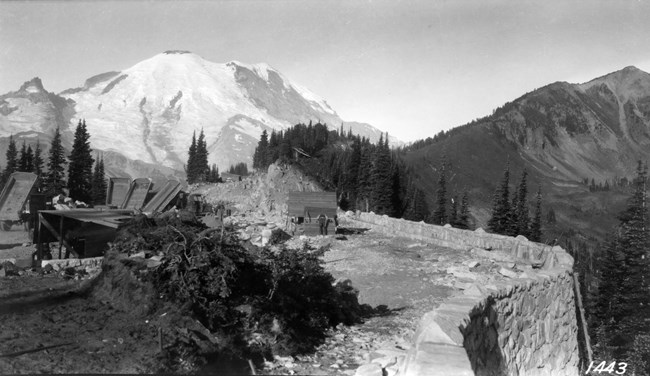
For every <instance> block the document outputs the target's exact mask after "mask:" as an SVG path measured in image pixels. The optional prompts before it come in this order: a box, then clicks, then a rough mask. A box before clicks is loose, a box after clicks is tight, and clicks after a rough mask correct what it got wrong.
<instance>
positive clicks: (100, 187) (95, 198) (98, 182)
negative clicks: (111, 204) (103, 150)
mask: <svg viewBox="0 0 650 376" xmlns="http://www.w3.org/2000/svg"><path fill="white" fill-rule="evenodd" d="M107 190H108V184H107V182H106V172H105V171H104V158H99V157H97V159H95V168H94V170H93V176H92V187H91V191H90V197H91V198H92V202H91V203H92V204H93V205H103V204H104V203H105V202H106V194H107Z"/></svg>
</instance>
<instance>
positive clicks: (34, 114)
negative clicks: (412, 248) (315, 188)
mask: <svg viewBox="0 0 650 376" xmlns="http://www.w3.org/2000/svg"><path fill="white" fill-rule="evenodd" d="M39 96H40V97H39ZM37 97H38V98H37ZM78 119H85V120H86V124H87V127H88V131H89V133H90V135H91V146H92V148H93V149H95V150H101V151H104V152H107V155H122V156H124V157H126V158H127V159H129V160H131V161H134V163H136V164H138V163H139V164H149V165H155V166H160V167H163V166H164V167H168V168H172V169H175V170H182V169H183V165H184V163H185V161H186V160H187V150H188V147H189V144H190V141H191V138H192V134H193V132H196V133H197V135H198V133H199V132H200V130H201V129H203V131H204V133H205V136H206V141H207V142H208V151H209V153H210V154H209V163H210V164H212V163H216V164H217V166H218V167H219V169H220V170H222V171H223V170H224V169H226V168H228V167H229V166H230V165H231V164H235V163H237V162H247V163H248V164H249V165H251V164H252V155H253V151H254V148H255V146H256V145H257V141H258V140H259V137H260V135H261V133H262V131H263V130H267V131H268V132H270V131H271V130H281V129H284V128H287V127H289V126H291V125H294V124H297V123H299V122H303V123H306V122H309V121H314V122H316V121H321V122H324V123H326V124H328V125H329V126H330V127H332V129H339V127H340V126H341V124H343V127H344V129H345V130H347V129H348V128H352V132H353V133H357V134H360V135H363V136H366V137H369V138H370V139H371V140H377V139H378V138H379V135H380V133H381V131H379V130H377V129H376V128H374V127H372V126H370V125H368V124H362V123H354V122H352V123H346V122H344V121H343V120H341V118H340V117H339V116H338V115H337V114H336V112H335V111H334V110H333V109H332V108H331V107H330V106H329V105H328V104H327V102H325V101H324V100H323V99H321V98H320V97H318V96H317V95H315V94H314V93H312V92H311V91H309V90H307V89H305V88H303V87H301V86H299V85H297V84H295V83H293V82H291V81H290V80H289V79H287V78H286V77H284V76H283V75H282V74H281V73H280V72H278V71H276V70H275V69H273V68H271V67H270V66H269V65H267V64H264V63H261V64H254V65H250V64H243V63H240V62H236V61H231V62H228V63H225V64H218V63H213V62H210V61H207V60H205V59H203V58H201V57H200V56H198V55H196V54H194V53H190V52H187V51H167V52H164V53H161V54H158V55H156V56H154V57H152V58H150V59H147V60H144V61H142V62H140V63H138V64H136V65H134V66H132V67H131V68H128V69H125V70H123V71H120V72H108V73H104V74H100V75H97V76H94V77H92V78H89V79H88V80H86V82H85V84H84V85H83V86H82V87H78V88H74V89H68V90H65V91H63V92H61V93H59V95H54V94H52V93H47V92H46V91H45V89H44V88H43V85H42V84H41V82H40V80H38V79H35V80H32V81H29V82H27V83H25V85H23V87H21V89H20V90H19V91H18V92H12V93H8V94H6V95H4V96H2V97H0V137H8V136H9V135H10V134H14V135H20V134H21V133H22V134H26V133H25V132H34V133H35V134H37V133H38V134H39V135H40V134H47V133H48V132H50V131H51V130H52V129H54V127H56V126H57V125H59V126H61V129H62V130H63V133H64V136H65V135H66V134H67V135H69V134H70V133H71V132H73V131H74V127H75V126H76V123H77V121H78ZM39 137H40V136H39ZM392 141H396V140H395V139H393V140H392ZM111 161H112V159H111V160H109V161H108V165H109V167H110V166H111ZM121 161H122V162H124V160H123V159H122V160H121ZM114 167H118V166H114ZM122 167H123V166H122ZM136 170H138V169H136ZM127 172H128V171H127ZM131 172H132V171H131Z"/></svg>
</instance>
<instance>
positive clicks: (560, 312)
mask: <svg viewBox="0 0 650 376" xmlns="http://www.w3.org/2000/svg"><path fill="white" fill-rule="evenodd" d="M344 220H351V221H353V222H357V221H358V222H357V223H355V224H356V225H360V226H365V227H371V228H373V229H375V230H379V231H382V232H384V233H389V234H393V235H396V236H401V237H407V238H411V239H416V240H420V241H424V242H427V243H432V244H436V245H441V246H446V247H450V248H454V249H459V250H463V251H469V250H471V251H472V255H474V256H475V257H478V258H481V259H492V260H494V259H497V260H499V259H500V261H508V260H510V261H513V262H516V264H517V265H523V266H525V269H524V271H511V272H510V273H505V272H504V273H502V274H504V276H505V278H500V277H499V278H495V279H494V280H493V281H491V283H489V284H485V285H481V284H474V285H472V286H471V287H469V288H467V289H465V290H464V291H463V292H461V293H459V294H457V295H455V296H453V297H451V298H450V299H448V300H446V301H445V302H444V303H443V304H441V305H440V306H439V307H438V308H436V309H434V310H433V311H430V312H428V313H427V314H425V315H424V316H423V317H422V319H421V321H420V323H419V325H418V328H417V331H416V333H415V335H414V338H413V341H412V342H413V343H412V345H413V346H412V348H411V349H410V350H409V352H408V355H407V356H406V359H404V360H403V361H402V363H401V366H400V367H399V371H398V375H400V376H401V375H408V376H414V375H578V374H579V370H578V341H577V333H578V326H577V320H576V315H575V304H574V290H573V279H572V267H573V258H572V257H571V256H570V255H568V254H567V253H566V252H565V251H564V250H563V249H562V248H561V247H558V246H555V247H550V246H546V245H544V244H539V243H534V242H530V241H528V240H527V239H526V238H524V237H521V236H518V237H516V238H513V237H508V236H502V235H495V234H488V233H486V232H484V231H483V230H481V229H479V230H477V231H468V230H459V229H454V228H449V227H442V226H434V225H429V224H425V223H423V222H420V223H416V222H411V221H406V220H402V219H394V218H389V217H387V216H378V215H375V214H373V213H357V215H355V216H346V217H345V219H344ZM486 261H487V260H486Z"/></svg>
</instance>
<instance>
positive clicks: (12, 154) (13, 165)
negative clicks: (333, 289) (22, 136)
mask: <svg viewBox="0 0 650 376" xmlns="http://www.w3.org/2000/svg"><path fill="white" fill-rule="evenodd" d="M5 157H6V159H7V165H6V166H5V170H4V172H3V174H2V178H3V180H4V181H7V179H9V175H11V174H13V173H14V172H16V171H17V170H18V150H17V149H16V141H14V136H13V135H11V136H9V146H8V147H7V151H6V152H5Z"/></svg>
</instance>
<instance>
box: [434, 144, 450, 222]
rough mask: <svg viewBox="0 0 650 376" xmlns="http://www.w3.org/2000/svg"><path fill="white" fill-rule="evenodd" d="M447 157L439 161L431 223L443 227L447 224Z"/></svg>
mask: <svg viewBox="0 0 650 376" xmlns="http://www.w3.org/2000/svg"><path fill="white" fill-rule="evenodd" d="M446 175H447V157H446V155H443V156H442V159H441V161H440V175H439V176H438V190H437V191H436V195H437V196H436V203H437V206H436V210H435V211H434V212H433V223H434V224H436V225H444V224H446V223H447V208H446V206H447V176H446Z"/></svg>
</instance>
